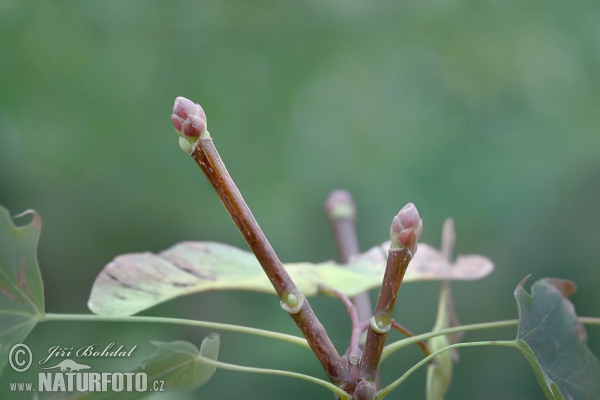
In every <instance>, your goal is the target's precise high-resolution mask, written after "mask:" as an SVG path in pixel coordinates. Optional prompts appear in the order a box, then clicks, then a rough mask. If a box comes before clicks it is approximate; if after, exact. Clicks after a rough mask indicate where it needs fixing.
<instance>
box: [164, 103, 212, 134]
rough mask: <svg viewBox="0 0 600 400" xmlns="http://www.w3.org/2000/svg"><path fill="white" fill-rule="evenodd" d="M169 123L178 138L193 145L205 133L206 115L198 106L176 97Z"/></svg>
mask: <svg viewBox="0 0 600 400" xmlns="http://www.w3.org/2000/svg"><path fill="white" fill-rule="evenodd" d="M171 122H173V127H174V128H175V131H176V132H177V134H178V135H179V136H181V137H182V138H185V139H187V140H188V141H189V142H190V143H193V142H195V141H196V139H198V138H199V137H200V135H202V134H205V133H207V132H208V131H207V130H206V127H207V124H206V114H205V113H204V110H203V109H202V107H200V104H196V103H194V102H193V101H191V100H188V99H186V98H185V97H177V98H176V99H175V104H174V105H173V114H172V115H171Z"/></svg>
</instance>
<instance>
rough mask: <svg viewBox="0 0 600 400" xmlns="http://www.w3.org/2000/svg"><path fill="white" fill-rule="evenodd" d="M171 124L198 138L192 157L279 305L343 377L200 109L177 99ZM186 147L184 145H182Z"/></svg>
mask: <svg viewBox="0 0 600 400" xmlns="http://www.w3.org/2000/svg"><path fill="white" fill-rule="evenodd" d="M171 118H172V120H173V125H174V126H175V129H176V130H177V132H178V133H179V134H180V136H181V137H182V138H183V139H184V140H188V141H190V139H189V138H192V139H195V138H197V141H196V142H195V144H193V146H192V148H191V153H190V154H191V156H192V157H193V158H194V160H195V161H196V163H197V164H198V166H199V167H200V169H201V170H202V172H204V175H206V178H207V179H208V181H209V182H210V183H211V185H212V187H213V188H214V189H215V192H216V193H217V195H218V196H219V199H220V200H221V202H222V203H223V205H224V206H225V208H226V209H227V212H228V213H229V215H230V217H231V219H232V220H233V222H234V223H235V225H236V226H237V228H238V229H239V231H240V233H241V234H242V236H244V239H245V240H246V242H247V243H248V245H249V246H250V248H251V249H252V252H253V253H254V255H255V256H256V258H257V259H258V261H259V263H260V265H261V266H262V267H263V270H264V271H265V273H266V274H267V276H268V278H269V280H270V281H271V284H272V285H273V287H274V288H275V291H276V292H277V294H278V296H279V298H280V299H281V304H282V307H283V308H284V309H285V310H286V311H288V313H289V314H290V316H291V317H292V318H293V320H294V322H296V325H298V328H300V330H301V331H302V334H303V335H304V337H305V338H306V340H307V341H308V344H309V345H310V347H311V349H312V350H313V352H314V353H315V355H316V356H317V358H318V359H319V361H320V363H321V365H322V366H323V368H324V369H325V372H326V373H327V375H328V376H329V378H330V379H331V381H332V382H334V383H339V382H341V381H342V380H343V378H344V371H345V368H344V366H343V364H342V359H341V357H340V355H339V354H338V352H337V350H336V349H335V347H334V346H333V343H332V342H331V340H330V339H329V336H328V335H327V332H326V331H325V328H324V327H323V325H322V324H321V322H320V321H319V320H318V318H317V316H316V315H315V313H314V312H313V310H312V308H311V307H310V304H309V302H308V300H307V299H305V297H304V295H303V294H302V293H301V292H300V291H299V290H298V288H297V287H296V285H295V284H294V282H293V281H292V280H291V278H290V276H289V275H288V273H287V271H286V270H285V268H284V267H283V265H282V263H281V261H280V260H279V258H278V257H277V255H276V254H275V251H274V250H273V248H272V247H271V244H270V243H269V241H268V240H267V238H266V237H265V235H264V233H263V232H262V230H261V229H260V226H259V225H258V223H257V222H256V220H255V218H254V216H253V215H252V212H251V211H250V209H249V208H248V206H247V204H246V202H245V201H244V199H243V198H242V195H241V194H240V192H239V190H238V189H237V187H236V186H235V183H234V182H233V180H232V179H231V176H230V175H229V172H227V169H226V168H225V164H223V161H222V160H221V157H220V156H219V153H218V152H217V149H216V148H215V146H214V143H213V141H212V139H211V137H210V135H208V131H207V130H206V116H205V114H204V111H202V108H201V107H200V106H199V105H197V104H194V103H193V102H191V101H190V100H187V99H184V98H180V97H179V98H177V100H176V101H175V106H174V108H173V116H172V117H171ZM182 148H184V149H186V150H187V146H182Z"/></svg>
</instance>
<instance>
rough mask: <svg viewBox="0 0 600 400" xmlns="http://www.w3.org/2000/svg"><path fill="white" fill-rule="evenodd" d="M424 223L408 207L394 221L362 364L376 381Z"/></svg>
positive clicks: (363, 370) (365, 373)
mask: <svg viewBox="0 0 600 400" xmlns="http://www.w3.org/2000/svg"><path fill="white" fill-rule="evenodd" d="M422 230H423V221H422V220H421V218H420V217H419V213H418V211H417V209H416V208H415V206H414V204H412V203H409V204H407V205H406V206H404V207H403V208H402V210H400V212H399V213H398V215H397V216H395V217H394V219H393V220H392V226H391V228H390V239H391V243H390V250H389V252H388V259H387V265H386V267H385V274H384V276H383V283H382V285H381V289H380V291H379V297H378V299H377V305H376V306H375V311H374V313H373V317H372V318H371V321H370V323H369V329H368V331H367V341H366V343H365V348H364V351H363V357H362V360H361V364H360V372H361V376H362V377H364V378H366V379H369V380H374V379H375V376H376V375H377V368H378V367H379V360H380V359H381V353H382V351H383V346H384V345H385V340H386V339H387V335H388V332H389V331H390V329H391V327H392V315H393V312H394V305H395V304H396V297H397V296H398V290H399V289H400V285H401V284H402V279H403V278H404V273H405V272H406V269H407V268H408V264H409V262H410V260H412V257H413V254H414V253H415V252H416V251H417V242H418V240H419V238H420V237H421V232H422Z"/></svg>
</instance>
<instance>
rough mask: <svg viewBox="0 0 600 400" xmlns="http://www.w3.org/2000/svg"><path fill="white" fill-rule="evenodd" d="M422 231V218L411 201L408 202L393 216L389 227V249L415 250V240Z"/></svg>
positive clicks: (416, 240) (413, 251)
mask: <svg viewBox="0 0 600 400" xmlns="http://www.w3.org/2000/svg"><path fill="white" fill-rule="evenodd" d="M422 232H423V220H422V219H421V217H419V212H418V211H417V208H416V207H415V205H414V204H413V203H408V204H407V205H405V206H404V207H402V209H401V210H400V212H399V213H398V215H396V216H395V217H394V219H393V220H392V226H391V228H390V239H391V240H392V243H391V245H390V249H391V250H401V249H408V250H410V251H411V252H412V253H413V254H415V253H416V252H417V242H418V241H419V238H420V237H421V233H422Z"/></svg>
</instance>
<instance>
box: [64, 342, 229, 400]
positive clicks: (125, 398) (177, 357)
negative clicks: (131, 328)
mask: <svg viewBox="0 0 600 400" xmlns="http://www.w3.org/2000/svg"><path fill="white" fill-rule="evenodd" d="M152 344H153V345H155V346H156V347H157V350H156V353H154V354H153V355H151V356H150V357H149V358H147V359H146V360H144V361H142V363H141V365H140V366H139V367H137V368H136V369H134V370H133V371H131V372H134V373H138V372H145V373H146V374H147V376H148V387H149V388H152V387H153V382H154V381H162V382H164V385H162V384H160V385H159V387H162V388H163V389H165V390H167V389H171V390H173V389H177V390H185V391H189V390H194V389H197V388H199V387H200V386H202V385H204V384H205V383H206V382H208V380H209V379H210V378H211V377H212V375H213V374H214V373H215V371H216V369H217V367H215V366H212V365H207V364H206V363H203V362H202V361H201V360H200V357H199V355H202V357H205V358H208V359H211V360H214V361H216V360H217V357H218V356H219V344H220V338H219V335H218V334H216V333H211V334H210V335H209V336H207V337H206V338H205V339H204V340H203V341H202V345H201V346H200V350H198V348H197V347H196V346H195V345H193V344H192V343H189V342H186V341H182V340H178V341H175V342H152ZM109 388H110V386H109ZM149 394H150V392H135V391H132V392H126V391H121V392H113V391H111V390H109V391H107V392H89V393H85V394H78V395H75V396H73V397H72V398H74V399H78V400H104V399H111V400H113V399H115V400H134V399H141V398H144V397H147V396H148V395H149Z"/></svg>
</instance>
